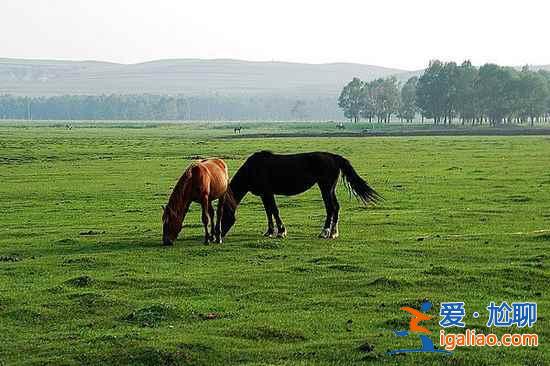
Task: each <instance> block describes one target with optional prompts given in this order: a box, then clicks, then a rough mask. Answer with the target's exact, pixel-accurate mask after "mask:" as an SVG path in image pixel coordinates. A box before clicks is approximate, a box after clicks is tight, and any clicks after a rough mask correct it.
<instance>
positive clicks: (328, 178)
mask: <svg viewBox="0 0 550 366" xmlns="http://www.w3.org/2000/svg"><path fill="white" fill-rule="evenodd" d="M340 172H342V175H343V177H344V181H345V182H346V184H347V186H348V188H349V189H350V191H351V192H352V193H353V194H354V195H355V196H356V197H357V198H359V199H360V200H361V201H362V202H363V203H365V204H367V203H369V202H376V201H378V200H380V199H381V198H382V197H381V196H380V195H379V194H378V193H376V191H375V190H374V189H372V188H371V187H369V185H368V184H367V182H365V181H364V180H363V178H361V177H360V176H359V175H358V174H357V172H356V171H355V169H353V167H352V166H351V163H350V162H349V161H348V160H347V159H346V158H344V157H342V156H340V155H336V154H331V153H328V152H310V153H303V154H292V155H279V154H273V153H272V152H270V151H260V152H257V153H254V154H252V155H251V156H250V157H249V158H248V159H247V160H246V162H245V163H244V164H243V166H241V167H240V168H239V170H238V171H237V173H235V176H234V177H233V179H232V180H231V183H230V184H229V187H230V189H231V191H232V193H233V195H234V198H235V201H234V203H233V204H234V205H238V204H239V203H240V202H241V200H242V199H243V197H244V196H245V195H246V194H247V193H248V192H251V193H252V194H254V195H256V196H260V197H261V199H262V202H263V204H264V208H265V212H266V215H267V231H266V232H265V234H264V235H265V236H274V235H277V236H279V237H284V236H286V233H287V231H286V228H285V226H284V224H283V221H282V220H281V217H280V216H279V209H278V207H277V204H276V203H275V195H276V194H282V195H285V196H293V195H296V194H299V193H302V192H305V191H307V190H308V189H310V188H311V187H312V186H313V185H314V184H318V185H319V188H320V189H321V194H322V195H323V201H324V203H325V208H326V211H327V218H326V220H325V225H324V227H323V230H322V231H321V233H320V234H319V237H321V238H325V239H329V238H336V237H338V213H339V210H340V205H339V204H338V200H337V199H336V193H335V190H336V184H337V183H338V177H339V176H340ZM227 204H230V203H227ZM235 208H236V206H235V207H228V209H227V210H223V212H224V214H223V217H222V220H221V221H222V222H221V224H222V236H225V235H226V234H227V232H228V231H229V230H230V229H231V227H232V226H233V224H234V223H235ZM273 218H275V223H276V224H277V231H275V227H274V225H273Z"/></svg>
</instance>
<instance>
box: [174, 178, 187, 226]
mask: <svg viewBox="0 0 550 366" xmlns="http://www.w3.org/2000/svg"><path fill="white" fill-rule="evenodd" d="M190 188H191V187H190V181H187V182H184V183H183V186H182V187H181V189H180V190H179V191H178V192H177V193H176V194H177V195H178V196H177V197H174V199H173V200H171V202H169V204H171V208H172V209H173V210H174V212H175V213H176V215H177V217H178V218H181V221H183V219H185V215H187V212H188V211H189V206H190V205H191V189H190Z"/></svg>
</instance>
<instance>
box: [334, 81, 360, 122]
mask: <svg viewBox="0 0 550 366" xmlns="http://www.w3.org/2000/svg"><path fill="white" fill-rule="evenodd" d="M362 89H363V82H362V81H361V80H360V79H359V78H353V80H352V81H350V82H349V83H348V84H347V85H346V86H344V89H342V92H341V93H340V97H339V98H338V107H340V108H342V109H343V110H344V115H345V116H346V118H349V119H352V120H353V121H354V122H355V123H357V121H359V119H360V117H361V109H362V105H363V103H362V97H363V96H362Z"/></svg>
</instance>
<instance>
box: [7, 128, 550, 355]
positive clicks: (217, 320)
mask: <svg viewBox="0 0 550 366" xmlns="http://www.w3.org/2000/svg"><path fill="white" fill-rule="evenodd" d="M63 126H64V123H62V122H61V123H59V124H54V123H44V124H41V125H34V126H31V125H24V126H23V125H21V126H18V125H15V124H11V125H6V124H5V125H0V227H1V230H0V364H5V365H13V364H31V365H32V364H37V365H38V364H40V365H43V364H49V365H77V364H92V365H123V364H132V365H153V364H155V365H156V364H161V365H186V364H192V365H195V364H197V365H213V364H226V365H228V364H250V365H260V364H261V365H264V364H273V365H281V364H302V365H306V364H334V365H337V364H338V365H341V364H357V365H362V364H370V363H372V364H396V363H397V364H403V365H410V364H447V365H478V364H479V365H493V364H510V365H516V364H524V365H543V364H548V362H549V353H550V352H549V351H550V348H549V346H548V339H549V337H550V320H549V316H550V314H549V310H548V309H549V306H550V298H549V297H548V293H549V291H548V290H549V288H550V286H549V285H548V283H549V280H550V273H549V270H548V258H549V256H550V254H549V253H550V252H549V246H550V231H549V230H550V169H549V167H550V138H548V137H414V138H410V137H407V138H405V137H392V138H388V137H386V138H374V137H363V138H342V137H323V138H305V137H303V138H300V137H298V138H269V139H253V138H239V139H232V138H225V137H231V136H232V134H233V130H232V128H233V127H234V125H231V124H204V123H203V124H197V125H189V124H187V125H176V124H139V123H136V124H76V125H74V127H73V129H72V130H68V129H66V128H64V127H63ZM246 128H247V129H248V131H247V132H265V131H272V130H273V131H281V130H284V131H305V132H307V131H308V130H311V129H315V130H318V129H319V128H327V129H329V128H328V127H319V126H318V125H314V124H296V125H290V124H285V125H282V124H279V125H268V124H264V125H262V124H250V125H247V126H246ZM244 131H245V130H243V133H244ZM261 149H270V150H273V151H275V152H280V153H287V152H288V153H290V152H299V151H312V150H326V151H331V152H334V153H338V154H341V155H343V156H345V157H347V158H348V159H349V160H350V161H351V162H352V164H353V165H354V167H355V168H356V170H357V171H358V172H359V173H360V174H361V175H362V176H363V177H365V178H366V179H367V180H368V182H369V183H370V184H371V185H372V186H373V187H374V188H375V189H377V190H378V191H379V192H380V193H381V194H382V195H383V196H384V197H385V201H384V202H383V203H382V204H380V205H378V206H374V207H367V208H365V207H362V206H361V205H360V204H359V203H358V202H357V201H356V200H354V199H352V198H349V196H348V194H347V192H346V190H345V188H344V187H343V185H340V186H339V188H338V196H339V198H340V202H341V206H342V209H341V223H340V238H338V239H336V240H332V241H326V240H321V239H318V238H317V234H318V233H319V231H320V229H321V225H322V222H323V219H324V208H323V203H322V200H321V197H320V194H319V190H318V189H317V188H316V187H315V188H313V189H311V190H310V191H308V192H307V193H305V194H302V195H300V196H296V197H278V198H277V200H278V203H279V206H280V209H281V216H282V218H283V220H284V221H285V224H286V226H287V229H288V231H289V236H288V238H286V239H267V238H264V237H262V236H261V233H262V232H263V231H264V230H265V226H266V223H265V214H264V211H263V207H262V205H261V202H260V200H259V199H258V198H257V197H254V196H252V195H249V196H247V197H246V198H245V200H244V201H243V204H242V205H241V206H240V207H239V209H238V221H237V224H236V226H235V227H234V228H233V230H232V231H231V232H230V234H229V236H228V237H227V238H226V242H225V243H224V244H222V245H216V244H213V245H210V246H205V245H203V244H202V241H201V240H202V226H201V225H200V208H199V206H198V205H195V206H192V209H191V212H190V215H188V217H187V219H186V221H185V224H184V230H183V232H182V233H181V234H180V238H179V239H178V241H177V242H176V245H175V246H174V247H163V246H161V213H162V212H161V205H162V204H165V203H166V201H167V198H168V195H169V193H170V190H171V187H172V186H173V184H174V183H175V181H176V180H177V179H178V178H179V176H180V174H181V173H182V171H183V169H184V168H185V167H186V166H187V165H188V164H189V163H190V162H191V161H193V160H194V159H197V158H200V157H208V156H218V157H222V158H224V159H225V160H226V161H227V162H228V164H229V167H230V173H232V172H235V171H236V169H238V167H239V166H240V164H242V163H243V161H244V159H246V157H247V156H248V155H249V154H251V153H253V152H255V151H258V150H261ZM423 299H429V300H431V301H432V302H433V303H434V308H433V309H432V310H431V312H430V314H431V315H434V319H433V321H430V322H428V327H429V328H430V329H431V330H432V331H434V337H433V338H434V341H435V343H436V344H438V339H437V334H438V332H439V325H438V324H437V321H438V320H439V317H438V316H437V312H438V310H439V303H440V302H444V301H464V302H465V303H466V311H467V316H466V318H465V321H466V324H467V327H468V328H475V329H476V330H477V331H478V333H488V332H490V331H491V332H495V333H497V334H502V333H505V332H510V331H511V332H536V333H538V334H539V342H540V345H539V347H537V348H527V347H525V348H504V347H501V348H499V347H494V348H489V347H487V348H459V349H457V350H455V352H454V354H453V355H451V356H441V355H438V354H417V355H404V356H389V355H387V351H388V350H391V349H397V348H406V347H413V348H414V347H419V346H420V345H419V340H418V339H417V338H415V337H409V338H403V337H396V336H395V335H394V334H393V332H392V329H405V328H407V323H408V319H409V317H408V316H407V314H406V313H405V312H403V311H401V310H399V308H400V307H402V306H406V305H409V306H413V307H416V308H418V307H419V305H420V303H421V302H422V301H423ZM490 301H496V302H498V303H500V302H501V301H508V302H514V301H535V302H537V303H538V321H537V323H536V324H535V326H534V327H533V328H532V329H530V330H529V331H528V330H526V329H523V330H518V329H516V328H512V329H508V328H504V329H495V328H492V329H488V328H486V327H485V322H486V310H485V307H486V306H487V305H488V304H489V302H490ZM473 311H479V312H480V313H481V314H482V316H481V317H480V318H479V319H474V318H473V317H472V315H471V314H472V312H473ZM448 331H449V332H451V331H454V332H458V331H457V330H456V328H455V329H449V330H448Z"/></svg>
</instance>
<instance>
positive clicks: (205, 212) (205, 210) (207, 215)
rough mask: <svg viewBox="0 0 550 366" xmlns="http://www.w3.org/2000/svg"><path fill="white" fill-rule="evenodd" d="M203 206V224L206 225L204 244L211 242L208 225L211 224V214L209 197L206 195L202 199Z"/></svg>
mask: <svg viewBox="0 0 550 366" xmlns="http://www.w3.org/2000/svg"><path fill="white" fill-rule="evenodd" d="M201 206H202V224H203V225H204V244H208V243H209V242H210V235H209V234H208V224H209V223H210V213H209V212H208V211H209V209H208V195H204V196H203V197H202V199H201Z"/></svg>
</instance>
